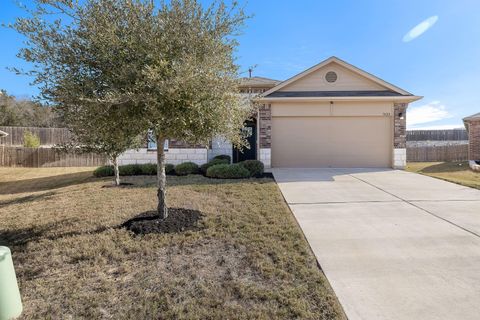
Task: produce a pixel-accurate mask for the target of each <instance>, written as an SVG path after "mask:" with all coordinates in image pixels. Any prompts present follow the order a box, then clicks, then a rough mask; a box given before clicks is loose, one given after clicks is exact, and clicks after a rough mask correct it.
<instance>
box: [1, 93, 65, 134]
mask: <svg viewBox="0 0 480 320" xmlns="http://www.w3.org/2000/svg"><path fill="white" fill-rule="evenodd" d="M62 125H63V123H62V121H61V120H60V119H59V117H58V116H57V115H56V114H55V113H54V111H53V108H52V107H49V106H43V105H41V104H40V103H38V102H34V101H32V100H29V99H18V98H16V97H15V96H12V95H9V94H8V93H7V91H5V90H0V126H12V127H61V126H62Z"/></svg>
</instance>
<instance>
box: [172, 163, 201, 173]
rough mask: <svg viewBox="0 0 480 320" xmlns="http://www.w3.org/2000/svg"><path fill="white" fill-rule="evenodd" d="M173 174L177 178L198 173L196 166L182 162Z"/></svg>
mask: <svg viewBox="0 0 480 320" xmlns="http://www.w3.org/2000/svg"><path fill="white" fill-rule="evenodd" d="M175 173H176V174H177V175H179V176H186V175H188V174H192V173H198V165H197V164H196V163H193V162H184V163H181V164H179V165H177V166H176V167H175Z"/></svg>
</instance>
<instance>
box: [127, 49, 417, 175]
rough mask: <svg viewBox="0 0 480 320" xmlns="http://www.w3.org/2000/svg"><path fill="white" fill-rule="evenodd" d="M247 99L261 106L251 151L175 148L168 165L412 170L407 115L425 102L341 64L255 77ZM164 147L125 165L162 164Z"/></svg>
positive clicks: (332, 61) (252, 126) (246, 82)
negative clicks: (281, 76) (219, 160)
mask: <svg viewBox="0 0 480 320" xmlns="http://www.w3.org/2000/svg"><path fill="white" fill-rule="evenodd" d="M240 91H241V93H242V94H244V95H249V96H250V97H252V98H253V99H255V100H256V101H257V102H258V103H259V104H260V107H259V110H258V114H257V117H256V119H254V120H253V121H249V122H246V124H245V130H246V132H247V133H248V134H249V139H248V140H249V143H250V146H251V148H250V149H248V150H243V151H240V150H236V149H235V148H234V147H233V146H232V144H231V143H229V142H228V141H225V140H224V139H222V138H214V139H212V142H211V143H210V146H209V147H208V148H205V147H202V146H191V145H187V144H184V143H182V142H179V141H175V140H170V141H168V145H167V144H166V145H165V150H166V159H167V162H170V163H173V164H177V163H181V162H185V161H193V162H196V163H199V164H201V163H205V162H207V161H208V160H210V159H211V158H213V157H214V156H215V155H219V154H227V155H230V156H232V159H233V161H234V162H238V161H242V160H246V159H258V160H260V161H262V162H263V163H264V164H265V166H266V167H267V168H270V167H290V168H292V167H304V168H321V167H338V168H342V167H346V168H352V167H393V168H404V167H405V165H406V132H405V130H406V110H407V107H408V104H409V103H410V102H413V101H416V100H419V99H421V97H419V96H415V95H413V94H411V93H409V92H407V91H405V90H403V89H401V88H399V87H396V86H394V85H392V84H390V83H388V82H386V81H384V80H382V79H380V78H377V77H375V76H373V75H371V74H369V73H367V72H365V71H363V70H361V69H359V68H357V67H355V66H353V65H350V64H348V63H346V62H345V61H342V60H340V59H338V58H336V57H331V58H329V59H327V60H325V61H323V62H321V63H319V64H317V65H315V66H313V67H311V68H309V69H307V70H305V71H303V72H301V73H299V74H298V75H296V76H294V77H292V78H290V79H288V80H285V81H283V82H280V81H276V80H273V79H268V78H261V77H252V78H244V79H242V81H241V86H240ZM155 148H156V146H155V145H154V144H151V145H150V146H149V147H147V148H144V149H139V150H130V151H128V152H126V153H125V154H124V155H122V156H121V158H120V163H121V164H127V163H144V162H154V161H155V159H156V158H155V157H156V156H155V151H154V149H155Z"/></svg>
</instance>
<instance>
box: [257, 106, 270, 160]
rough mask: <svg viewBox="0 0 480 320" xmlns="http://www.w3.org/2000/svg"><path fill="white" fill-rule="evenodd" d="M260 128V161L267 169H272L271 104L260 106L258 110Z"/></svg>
mask: <svg viewBox="0 0 480 320" xmlns="http://www.w3.org/2000/svg"><path fill="white" fill-rule="evenodd" d="M258 126H259V129H258V134H259V150H258V160H260V161H262V162H263V164H264V165H265V168H270V167H271V166H272V159H271V154H272V151H271V146H272V106H271V105H270V104H263V105H261V106H260V108H259V110H258Z"/></svg>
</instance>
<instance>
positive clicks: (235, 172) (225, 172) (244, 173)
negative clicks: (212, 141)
mask: <svg viewBox="0 0 480 320" xmlns="http://www.w3.org/2000/svg"><path fill="white" fill-rule="evenodd" d="M207 177H209V178H217V179H242V178H248V177H250V172H249V171H248V170H247V169H245V168H244V167H242V166H241V165H239V164H217V165H214V166H211V167H210V168H208V169H207Z"/></svg>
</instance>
